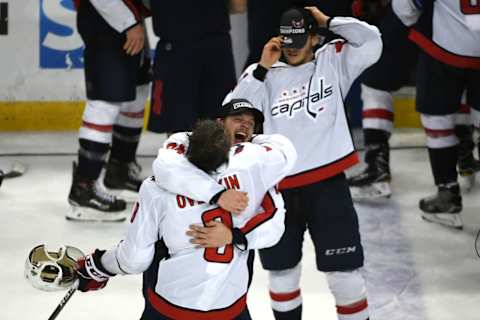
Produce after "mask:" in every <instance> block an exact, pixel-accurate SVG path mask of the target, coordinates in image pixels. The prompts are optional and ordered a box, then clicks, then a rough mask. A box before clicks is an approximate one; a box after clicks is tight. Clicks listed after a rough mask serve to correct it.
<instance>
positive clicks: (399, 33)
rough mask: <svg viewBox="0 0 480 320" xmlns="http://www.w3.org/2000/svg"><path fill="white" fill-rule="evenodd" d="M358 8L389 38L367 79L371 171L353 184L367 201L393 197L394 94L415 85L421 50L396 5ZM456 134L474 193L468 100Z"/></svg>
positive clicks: (369, 1) (364, 94) (373, 0)
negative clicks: (391, 164)
mask: <svg viewBox="0 0 480 320" xmlns="http://www.w3.org/2000/svg"><path fill="white" fill-rule="evenodd" d="M355 4H356V6H355V8H357V10H356V12H355V14H356V15H358V16H359V17H360V18H362V19H364V20H365V21H367V22H369V23H375V24H378V27H379V29H380V31H381V32H382V39H383V51H382V55H381V57H380V60H379V61H378V62H377V63H375V64H374V65H373V66H371V67H370V68H368V69H367V70H365V72H364V73H363V74H362V76H361V80H362V85H361V98H362V100H363V112H362V117H363V136H364V144H365V163H366V165H367V167H366V168H365V170H364V171H362V172H361V173H360V174H358V175H355V176H353V177H351V178H350V179H349V184H350V190H351V192H352V197H353V198H354V199H365V198H377V197H384V196H389V195H390V194H391V188H390V180H391V174H390V146H389V138H390V135H391V133H392V130H393V120H394V113H393V97H392V93H391V92H392V91H396V90H398V89H400V88H401V87H403V86H405V85H407V84H408V83H409V81H410V78H411V75H412V74H413V71H414V68H415V66H416V64H417V56H418V48H417V46H416V45H415V43H413V42H412V41H410V39H409V38H408V34H409V31H410V27H407V26H406V25H404V24H403V22H402V21H401V20H400V19H399V18H398V15H397V14H396V13H395V9H396V8H395V7H393V8H392V5H391V3H390V1H385V0H361V1H360V0H357V1H356V2H355ZM455 133H456V135H457V137H458V139H459V141H460V143H459V154H458V169H459V173H460V176H462V177H464V178H465V180H466V181H465V186H466V187H467V188H470V187H471V184H473V182H474V177H475V176H474V172H475V171H477V170H478V169H479V168H480V164H479V163H478V161H476V160H475V158H474V156H473V148H474V143H473V140H472V133H473V130H472V124H471V119H470V107H469V106H468V105H467V104H465V103H464V101H462V105H461V107H460V110H459V111H458V113H457V116H456V126H455Z"/></svg>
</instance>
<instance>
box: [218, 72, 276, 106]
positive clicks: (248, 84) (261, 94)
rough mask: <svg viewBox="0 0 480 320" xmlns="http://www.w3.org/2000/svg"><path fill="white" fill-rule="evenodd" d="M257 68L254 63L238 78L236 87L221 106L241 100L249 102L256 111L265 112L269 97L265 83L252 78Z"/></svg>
mask: <svg viewBox="0 0 480 320" xmlns="http://www.w3.org/2000/svg"><path fill="white" fill-rule="evenodd" d="M257 66H258V63H254V64H252V65H250V66H249V67H248V68H247V69H245V71H244V72H243V74H242V75H241V76H240V80H239V81H238V83H237V86H236V87H235V88H234V89H233V90H232V91H231V92H230V93H229V94H228V95H227V96H226V97H225V99H224V101H223V104H226V103H228V102H229V101H230V100H231V99H234V98H243V99H247V100H248V101H250V103H251V104H252V105H253V106H254V107H255V108H257V109H258V110H260V111H262V112H265V110H266V108H267V106H269V98H268V97H269V95H268V92H267V88H266V86H265V82H264V81H260V80H258V79H257V78H255V77H254V76H253V71H255V69H256V68H257Z"/></svg>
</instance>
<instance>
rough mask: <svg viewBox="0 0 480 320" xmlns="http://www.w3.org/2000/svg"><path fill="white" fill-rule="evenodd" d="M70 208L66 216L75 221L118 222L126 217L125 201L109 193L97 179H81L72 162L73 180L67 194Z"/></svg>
mask: <svg viewBox="0 0 480 320" xmlns="http://www.w3.org/2000/svg"><path fill="white" fill-rule="evenodd" d="M68 202H69V203H70V205H71V210H70V211H68V212H67V214H66V218H67V219H68V220H75V221H101V222H108V221H112V222H119V221H124V220H125V219H126V212H125V209H126V203H125V201H124V200H121V199H117V198H116V197H115V196H114V195H112V194H109V193H108V192H107V190H105V188H104V187H103V186H102V184H101V183H100V182H99V181H98V180H97V181H81V180H80V179H79V177H78V174H77V166H76V163H74V164H73V182H72V187H71V189H70V194H69V195H68Z"/></svg>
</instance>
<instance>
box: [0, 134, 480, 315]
mask: <svg viewBox="0 0 480 320" xmlns="http://www.w3.org/2000/svg"><path fill="white" fill-rule="evenodd" d="M164 138H165V137H164V136H163V135H155V134H145V135H144V136H143V138H142V141H141V144H140V148H139V154H140V155H141V157H139V162H140V163H141V164H142V166H143V168H144V175H148V174H150V173H151V168H150V166H151V163H152V161H153V156H154V155H155V154H156V151H157V149H158V147H159V146H160V145H161V143H162V142H163V140H164ZM422 139H423V134H422V133H421V132H419V131H418V132H417V131H414V132H406V133H405V132H403V133H399V132H397V133H396V134H395V135H394V137H393V139H392V145H393V146H397V147H405V146H412V145H413V146H421V145H423V141H422ZM76 149H77V136H76V133H75V132H67V133H0V168H2V169H4V170H5V169H8V166H9V165H10V164H11V163H12V162H13V161H15V160H19V161H21V162H23V163H24V164H26V165H27V166H28V167H29V168H28V171H27V172H26V174H25V175H24V176H22V177H19V178H15V179H9V180H5V181H4V183H3V185H2V186H1V187H0V216H1V218H2V223H1V224H0V265H1V266H2V267H3V271H2V272H0V284H1V286H2V287H1V290H0V301H1V306H0V319H1V320H14V319H15V320H17V319H47V318H48V316H49V315H50V314H51V312H52V311H53V310H54V309H55V307H56V305H57V304H58V303H59V301H60V300H61V298H62V297H63V295H64V294H65V292H54V293H49V292H42V291H38V290H36V289H34V288H32V287H31V286H30V285H29V284H28V283H27V282H26V281H25V280H24V278H23V271H24V263H25V259H26V256H27V254H28V252H29V251H30V249H31V248H33V247H34V246H36V245H38V244H41V243H45V244H47V246H48V247H49V248H51V249H52V250H56V249H57V248H58V247H59V246H60V245H62V244H69V245H73V246H77V247H79V248H80V249H82V250H83V251H84V252H86V253H89V252H91V251H93V250H94V249H95V248H110V247H112V246H114V245H115V244H116V243H117V242H118V241H119V240H121V238H122V236H123V235H124V233H125V231H126V228H127V226H128V223H127V222H125V223H103V224H101V223H78V222H70V221H67V220H65V218H64V215H65V212H66V210H68V209H69V208H68V204H67V195H68V191H69V188H70V183H71V166H72V161H73V160H74V159H75V158H76V156H75V152H76ZM391 167H392V175H393V181H392V188H393V192H394V195H393V196H392V197H391V198H390V199H382V200H380V201H375V202H372V201H370V202H363V203H357V204H356V208H357V210H358V216H359V220H360V227H361V232H362V241H363V244H364V247H365V251H366V261H365V267H364V269H363V272H364V274H365V276H366V279H367V290H368V292H367V293H368V298H369V304H370V313H371V317H370V319H372V320H457V319H462V320H477V319H480V258H478V257H477V254H476V251H475V238H476V236H477V232H478V230H479V229H480V186H477V187H476V188H474V189H473V190H472V191H471V192H470V193H464V195H463V198H464V201H463V205H464V210H463V212H462V216H463V220H464V224H465V228H464V229H463V230H461V231H460V230H451V229H447V228H445V227H441V226H438V225H435V224H431V223H427V222H424V221H422V220H421V219H420V212H419V209H418V200H419V199H420V198H421V197H424V196H427V195H430V194H431V193H433V192H434V188H433V179H432V177H431V173H430V168H429V164H428V155H427V152H426V149H423V148H405V149H404V148H400V149H396V150H393V151H392V154H391ZM355 170H359V168H355ZM477 178H478V180H480V176H479V177H477ZM479 184H480V183H479ZM314 261H315V260H314V254H313V247H312V244H311V243H310V240H309V238H308V237H307V241H306V243H305V246H304V258H303V264H302V284H301V285H302V294H303V299H304V307H303V308H304V316H303V319H306V320H313V319H321V320H333V319H336V315H335V309H334V301H333V297H332V296H331V295H330V293H329V292H328V289H327V284H326V281H325V278H324V276H323V274H321V273H319V272H317V271H316V270H315V262H314ZM140 288H141V278H140V276H123V277H122V276H117V277H115V278H113V279H112V280H111V281H110V283H109V284H108V286H107V287H106V288H105V289H104V290H101V291H98V292H93V293H80V292H77V293H76V294H75V295H74V296H73V297H72V299H71V301H70V302H69V303H68V304H67V306H66V307H65V309H64V310H63V311H62V312H61V313H60V315H59V317H58V318H57V319H59V320H60V319H66V320H77V319H82V320H83V319H91V320H95V319H99V320H100V319H101V320H105V319H116V320H123V319H125V320H126V319H129V320H131V319H139V318H140V315H141V311H142V309H143V300H142V297H141V291H140ZM248 303H249V308H250V312H251V314H252V317H253V319H259V320H269V319H273V317H272V315H271V311H270V306H269V296H268V289H267V275H266V273H265V272H264V271H263V270H262V269H261V266H260V264H259V262H258V259H257V261H256V267H255V274H254V280H253V283H252V287H251V290H250V293H249V298H248Z"/></svg>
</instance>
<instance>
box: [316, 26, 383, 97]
mask: <svg viewBox="0 0 480 320" xmlns="http://www.w3.org/2000/svg"><path fill="white" fill-rule="evenodd" d="M329 29H330V30H331V31H332V32H334V33H336V34H338V35H340V36H342V37H343V38H345V40H346V42H344V41H343V40H334V41H332V42H331V43H330V44H334V46H332V45H327V47H328V48H327V49H328V50H330V51H335V52H334V54H333V57H335V58H332V60H334V61H335V63H336V67H337V70H338V75H339V81H340V90H341V92H342V97H343V98H345V97H346V95H347V93H348V90H349V89H350V86H351V85H352V83H353V81H354V80H355V79H356V78H357V77H358V76H359V75H360V74H361V73H362V72H363V71H364V70H365V69H366V68H368V67H369V66H371V65H372V64H374V63H375V62H377V60H378V59H379V58H380V55H381V53H382V46H383V45H382V39H381V36H380V31H378V28H377V27H375V26H372V25H370V24H368V23H366V22H363V21H360V20H357V19H355V18H350V17H335V18H332V19H331V20H330V27H329ZM324 48H325V47H322V48H320V49H319V50H317V52H316V56H318V54H319V53H320V52H321V51H323V49H324ZM317 72H319V73H320V74H321V72H322V70H317Z"/></svg>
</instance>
